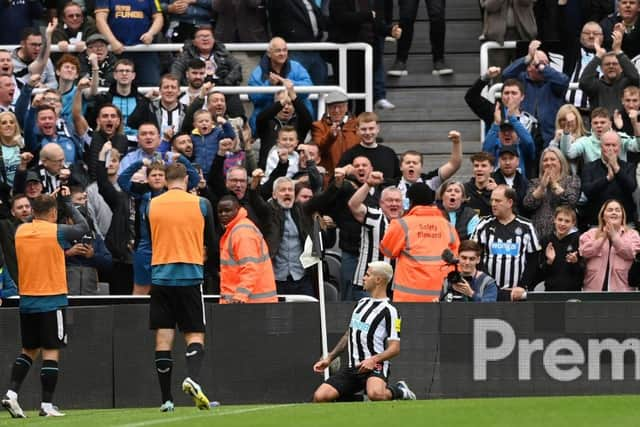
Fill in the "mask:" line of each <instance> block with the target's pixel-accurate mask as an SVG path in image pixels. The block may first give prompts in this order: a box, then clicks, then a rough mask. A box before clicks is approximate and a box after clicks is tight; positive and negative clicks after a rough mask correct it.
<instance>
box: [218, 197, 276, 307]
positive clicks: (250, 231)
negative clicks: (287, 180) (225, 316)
mask: <svg viewBox="0 0 640 427" xmlns="http://www.w3.org/2000/svg"><path fill="white" fill-rule="evenodd" d="M220 296H221V297H222V298H221V299H220V303H222V304H227V303H229V302H231V299H232V298H235V299H237V300H239V301H243V302H246V303H264V302H278V296H277V292H276V281H275V276H274V274H273V267H272V265H271V258H270V257H269V249H268V248H267V243H266V242H265V241H264V238H263V237H262V233H260V230H258V227H256V226H255V224H254V223H253V222H251V220H249V219H248V218H247V211H246V209H244V208H240V209H239V210H238V214H237V215H236V217H235V218H234V219H233V220H232V221H231V222H230V223H229V224H227V227H226V229H225V232H224V234H223V235H222V238H221V239H220Z"/></svg>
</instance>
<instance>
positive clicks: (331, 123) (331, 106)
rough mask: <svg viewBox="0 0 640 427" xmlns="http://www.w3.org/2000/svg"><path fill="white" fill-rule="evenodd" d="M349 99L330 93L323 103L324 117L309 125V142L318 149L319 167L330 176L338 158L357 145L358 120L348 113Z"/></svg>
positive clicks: (341, 94)
mask: <svg viewBox="0 0 640 427" xmlns="http://www.w3.org/2000/svg"><path fill="white" fill-rule="evenodd" d="M348 101H349V98H347V95H345V94H344V93H342V92H331V93H330V94H328V95H327V97H326V98H325V100H324V102H325V105H326V108H327V111H326V113H325V115H324V117H323V118H322V119H320V120H316V121H315V122H313V123H312V124H311V140H312V141H313V142H314V144H316V145H317V146H318V147H320V156H321V157H322V160H321V162H320V166H323V167H324V168H325V169H326V170H327V175H328V176H332V175H333V170H334V169H335V168H336V166H337V165H338V162H339V161H340V157H342V154H344V152H345V151H347V150H348V149H349V148H351V147H353V146H356V145H358V143H359V142H360V136H359V135H358V119H357V118H356V117H354V116H352V115H351V113H349V104H348Z"/></svg>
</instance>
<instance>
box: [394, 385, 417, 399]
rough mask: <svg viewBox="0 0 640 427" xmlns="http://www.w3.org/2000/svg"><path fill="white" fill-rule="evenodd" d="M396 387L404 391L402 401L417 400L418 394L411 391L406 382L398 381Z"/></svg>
mask: <svg viewBox="0 0 640 427" xmlns="http://www.w3.org/2000/svg"><path fill="white" fill-rule="evenodd" d="M396 387H398V388H399V389H400V390H402V400H416V394H415V393H414V392H412V391H411V389H410V388H409V386H408V385H407V383H406V382H404V381H398V382H397V383H396Z"/></svg>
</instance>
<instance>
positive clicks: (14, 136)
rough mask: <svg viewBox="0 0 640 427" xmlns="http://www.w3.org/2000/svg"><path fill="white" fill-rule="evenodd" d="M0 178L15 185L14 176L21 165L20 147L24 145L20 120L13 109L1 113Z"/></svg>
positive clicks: (10, 184)
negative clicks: (0, 148) (0, 149)
mask: <svg viewBox="0 0 640 427" xmlns="http://www.w3.org/2000/svg"><path fill="white" fill-rule="evenodd" d="M0 146H1V147H2V152H1V154H2V155H1V156H0V179H1V180H2V182H4V183H6V184H7V185H9V187H13V178H14V176H15V175H16V170H17V169H18V166H19V165H20V149H21V148H22V147H24V138H22V135H21V131H20V125H19V124H18V120H17V118H16V116H15V114H13V113H12V112H11V111H5V112H3V113H0Z"/></svg>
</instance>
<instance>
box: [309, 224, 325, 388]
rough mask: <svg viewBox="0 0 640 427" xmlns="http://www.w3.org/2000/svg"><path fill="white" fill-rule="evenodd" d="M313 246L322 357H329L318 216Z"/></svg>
mask: <svg viewBox="0 0 640 427" xmlns="http://www.w3.org/2000/svg"><path fill="white" fill-rule="evenodd" d="M312 243H313V246H312V250H311V254H312V255H313V256H314V257H317V258H318V260H319V261H318V263H317V264H316V265H317V267H318V297H319V298H320V337H321V340H322V357H323V358H324V357H327V354H329V349H328V346H327V311H326V306H325V298H324V272H323V271H322V269H323V268H322V267H323V265H322V260H323V259H324V247H323V246H322V230H321V229H320V220H319V219H318V217H316V218H315V220H314V222H313V240H312ZM328 378H329V368H327V369H325V370H324V379H325V380H326V379H328Z"/></svg>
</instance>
